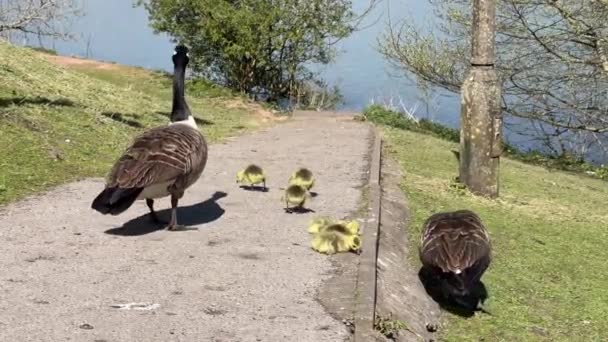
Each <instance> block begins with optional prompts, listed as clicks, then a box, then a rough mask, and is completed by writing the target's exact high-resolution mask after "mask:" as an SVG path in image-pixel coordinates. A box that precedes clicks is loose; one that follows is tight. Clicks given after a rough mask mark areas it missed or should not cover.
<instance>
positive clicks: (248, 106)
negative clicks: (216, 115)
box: [223, 99, 288, 122]
mask: <svg viewBox="0 0 608 342" xmlns="http://www.w3.org/2000/svg"><path fill="white" fill-rule="evenodd" d="M223 104H224V106H226V108H230V109H233V108H237V109H244V110H247V111H249V112H250V113H252V114H253V115H254V116H255V117H257V118H258V119H260V121H262V122H277V121H285V120H287V118H288V117H287V116H278V115H275V114H274V113H273V112H272V111H271V110H269V109H266V108H264V107H262V105H260V104H258V103H254V102H251V103H245V101H244V100H242V99H232V100H227V101H224V103H223Z"/></svg>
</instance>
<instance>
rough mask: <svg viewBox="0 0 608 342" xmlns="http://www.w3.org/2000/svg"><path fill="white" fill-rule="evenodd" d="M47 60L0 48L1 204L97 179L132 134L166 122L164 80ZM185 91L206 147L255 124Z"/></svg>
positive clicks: (209, 94)
mask: <svg viewBox="0 0 608 342" xmlns="http://www.w3.org/2000/svg"><path fill="white" fill-rule="evenodd" d="M51 57H52V56H45V55H43V54H41V53H40V52H37V51H35V50H32V49H28V48H20V47H15V46H12V45H9V44H7V43H4V42H2V43H0V147H1V148H0V204H4V203H7V202H9V201H12V200H15V199H18V198H21V197H23V196H24V195H28V194H31V193H34V192H38V191H41V190H44V189H47V188H49V187H51V186H55V185H58V184H61V183H64V182H67V181H72V180H76V179H80V178H83V177H89V176H104V175H105V173H106V172H107V171H108V169H109V167H110V166H111V164H112V163H113V162H114V160H115V159H116V158H117V157H118V155H119V154H120V153H121V152H122V151H123V150H124V148H125V147H126V146H127V144H128V143H129V142H130V141H131V139H132V137H133V136H134V135H135V134H137V133H138V132H141V131H142V130H143V129H146V128H149V127H153V126H157V125H162V124H166V123H167V122H168V121H169V118H168V115H169V112H170V110H171V79H170V78H169V77H168V75H166V74H164V73H161V72H154V71H148V70H144V69H141V68H133V67H127V66H121V65H116V64H114V65H112V64H105V65H103V66H102V67H100V65H99V63H90V62H89V63H81V64H70V65H64V66H60V65H58V64H57V63H51V62H50V61H49V58H51ZM53 58H55V57H53ZM189 84H192V85H193V88H194V91H193V92H192V93H190V89H189V88H187V90H186V92H187V97H188V101H189V104H190V107H191V108H192V110H193V112H194V113H195V116H196V117H197V118H199V119H202V120H204V121H202V122H203V123H204V124H202V125H201V124H199V127H200V129H201V131H203V133H204V134H205V136H206V137H207V139H208V141H209V142H210V143H213V142H216V141H218V140H220V139H222V138H224V137H226V136H230V135H235V134H238V133H241V132H243V131H246V130H248V129H251V128H254V127H257V126H259V125H260V124H261V123H260V120H259V117H258V116H256V115H253V112H254V111H258V110H259V107H255V108H254V107H252V106H251V105H248V104H246V103H245V101H243V100H242V99H241V98H238V97H236V96H235V95H233V94H232V93H230V92H229V91H227V90H225V89H222V88H218V87H213V86H211V85H209V84H204V82H201V81H196V82H189Z"/></svg>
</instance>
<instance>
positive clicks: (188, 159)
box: [108, 125, 207, 188]
mask: <svg viewBox="0 0 608 342" xmlns="http://www.w3.org/2000/svg"><path fill="white" fill-rule="evenodd" d="M206 153H207V149H206V144H205V141H204V138H203V137H202V135H201V134H200V133H199V132H198V131H196V130H194V129H192V128H190V127H188V126H185V125H170V126H164V127H157V128H153V129H151V130H149V131H147V132H145V133H144V134H142V135H140V136H139V137H137V138H136V139H135V140H134V141H133V143H132V144H131V146H130V147H129V148H128V149H127V150H126V151H125V153H124V154H123V155H122V156H121V157H120V158H119V159H118V161H117V162H116V164H114V167H113V168H112V170H111V171H110V174H109V176H108V186H118V187H121V188H139V187H146V186H148V185H150V184H154V183H160V182H166V181H170V180H173V179H176V178H178V177H180V176H184V175H187V174H188V173H190V172H191V171H192V167H193V165H197V164H199V162H200V161H201V158H204V161H203V164H204V163H205V162H206V158H207V155H206ZM203 154H204V155H203ZM203 167H204V165H203Z"/></svg>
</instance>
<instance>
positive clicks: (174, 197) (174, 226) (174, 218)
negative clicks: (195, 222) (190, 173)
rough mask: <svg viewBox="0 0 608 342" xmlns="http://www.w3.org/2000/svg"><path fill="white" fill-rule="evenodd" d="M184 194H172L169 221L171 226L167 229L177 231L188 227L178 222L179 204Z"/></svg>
mask: <svg viewBox="0 0 608 342" xmlns="http://www.w3.org/2000/svg"><path fill="white" fill-rule="evenodd" d="M182 195H183V193H182V194H171V221H169V226H168V227H167V230H171V231H176V230H184V229H185V228H186V227H185V226H181V225H178V224H177V204H178V202H179V199H180V198H181V197H182Z"/></svg>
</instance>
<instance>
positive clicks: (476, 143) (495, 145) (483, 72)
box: [459, 0, 502, 198]
mask: <svg viewBox="0 0 608 342" xmlns="http://www.w3.org/2000/svg"><path fill="white" fill-rule="evenodd" d="M494 1H495V0H473V28H472V37H471V67H470V69H469V71H468V74H467V77H466V79H465V81H464V82H463V84H462V89H461V113H460V170H459V172H460V180H461V181H462V182H463V183H464V184H465V185H466V186H467V188H468V189H469V190H470V191H471V192H472V193H474V194H477V195H483V196H487V197H491V198H495V197H497V196H498V166H499V158H500V155H501V152H502V144H501V141H502V113H501V106H500V85H499V83H498V78H497V76H496V71H495V69H494V39H495V30H496V24H495V17H496V13H495V12H496V7H495V2H494Z"/></svg>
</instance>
